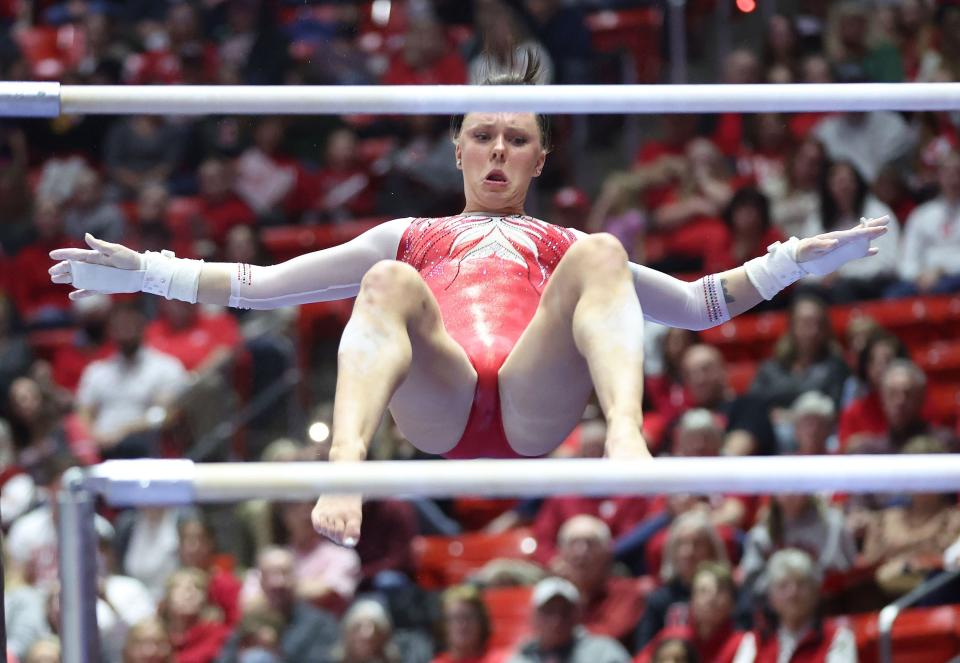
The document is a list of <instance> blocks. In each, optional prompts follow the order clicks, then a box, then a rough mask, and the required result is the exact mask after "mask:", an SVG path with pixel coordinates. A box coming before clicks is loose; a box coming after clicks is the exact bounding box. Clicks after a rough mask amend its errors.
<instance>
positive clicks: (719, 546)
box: [634, 509, 727, 650]
mask: <svg viewBox="0 0 960 663" xmlns="http://www.w3.org/2000/svg"><path fill="white" fill-rule="evenodd" d="M726 559H727V552H726V550H725V548H724V545H723V542H722V541H721V540H720V536H719V535H718V534H717V531H716V529H715V528H714V526H713V524H712V523H711V522H710V516H709V515H708V514H707V513H705V512H704V511H703V510H701V509H694V510H692V511H688V512H686V513H684V514H682V515H680V516H678V517H677V518H676V519H674V521H673V524H672V525H670V531H669V533H668V535H667V542H666V545H665V546H664V550H663V561H662V563H661V567H660V574H659V575H660V580H661V581H662V582H663V585H661V586H660V587H658V588H657V589H656V590H654V592H653V593H652V594H650V595H649V596H648V597H647V607H646V609H645V610H644V613H643V617H642V618H641V620H640V624H639V626H638V627H637V632H636V638H635V643H634V649H636V650H639V649H642V648H643V647H645V646H646V645H647V643H648V642H650V641H651V640H652V639H653V637H654V636H655V635H656V634H657V633H658V632H659V631H660V630H661V629H663V628H664V627H666V626H680V625H683V624H687V623H688V622H689V619H688V606H687V603H688V602H689V600H690V588H691V585H692V583H693V576H694V574H696V571H697V568H698V567H699V566H700V564H701V563H703V562H707V561H715V562H722V561H726Z"/></svg>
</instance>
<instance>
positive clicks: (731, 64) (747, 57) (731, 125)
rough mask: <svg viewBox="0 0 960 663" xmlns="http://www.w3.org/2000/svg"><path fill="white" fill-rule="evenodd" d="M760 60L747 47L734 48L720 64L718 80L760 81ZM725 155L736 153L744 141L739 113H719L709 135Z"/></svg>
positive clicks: (736, 81)
mask: <svg viewBox="0 0 960 663" xmlns="http://www.w3.org/2000/svg"><path fill="white" fill-rule="evenodd" d="M760 73H761V68H760V62H759V61H758V60H757V56H756V55H755V54H754V53H753V51H752V50H750V49H749V48H735V49H734V50H732V51H730V53H728V54H727V56H726V58H724V60H723V63H722V65H721V71H720V81H719V82H721V83H727V84H730V85H745V84H750V83H759V82H760V80H761V79H760ZM711 138H712V140H713V143H714V144H715V145H716V146H717V148H719V150H720V152H722V153H723V154H724V155H725V156H728V157H732V156H734V155H736V154H737V153H738V152H739V151H740V149H741V146H742V145H743V143H744V117H743V114H741V113H721V114H720V115H718V116H717V123H716V126H715V127H714V130H713V136H712V137H711Z"/></svg>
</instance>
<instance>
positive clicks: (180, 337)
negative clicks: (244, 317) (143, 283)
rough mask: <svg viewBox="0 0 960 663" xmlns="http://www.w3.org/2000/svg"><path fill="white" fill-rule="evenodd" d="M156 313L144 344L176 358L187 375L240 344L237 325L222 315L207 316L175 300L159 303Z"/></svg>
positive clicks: (221, 356) (231, 318) (201, 370)
mask: <svg viewBox="0 0 960 663" xmlns="http://www.w3.org/2000/svg"><path fill="white" fill-rule="evenodd" d="M159 313H160V314H159V316H158V317H157V318H156V319H155V320H152V321H151V322H150V323H149V324H148V325H147V329H146V331H145V333H144V342H145V344H146V345H147V346H149V347H151V348H154V349H155V350H159V351H160V352H163V353H165V354H168V355H172V356H174V357H176V358H177V359H179V360H180V363H182V364H183V367H184V368H186V369H187V370H188V371H196V372H200V373H202V372H204V370H205V369H206V368H207V367H209V366H213V365H215V364H218V363H219V362H220V361H221V360H223V359H225V358H226V357H227V356H228V355H229V354H230V351H232V350H233V349H234V348H236V347H237V346H239V345H240V343H241V341H242V339H241V336H240V328H239V326H238V325H237V321H236V320H235V319H234V318H233V317H231V316H229V315H226V314H224V313H213V314H211V313H206V312H204V311H202V310H201V309H199V308H197V307H195V306H191V305H189V304H187V303H185V302H180V301H177V300H175V299H164V300H161V301H160V306H159Z"/></svg>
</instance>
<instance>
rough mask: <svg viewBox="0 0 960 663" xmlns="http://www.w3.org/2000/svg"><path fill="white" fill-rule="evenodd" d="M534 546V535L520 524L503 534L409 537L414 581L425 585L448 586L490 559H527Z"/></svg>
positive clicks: (531, 554) (435, 587)
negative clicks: (414, 574) (411, 548)
mask: <svg viewBox="0 0 960 663" xmlns="http://www.w3.org/2000/svg"><path fill="white" fill-rule="evenodd" d="M536 549H537V542H536V539H534V538H533V536H531V534H530V531H529V530H527V529H522V528H521V529H514V530H509V531H507V532H504V533H503V534H483V533H479V532H477V533H472V534H462V535H460V536H418V537H416V538H415V539H414V540H413V557H414V567H415V568H416V576H417V584H419V585H421V586H422V587H425V588H427V589H439V588H442V587H449V586H450V585H455V584H457V583H459V582H463V580H464V579H466V577H467V576H469V575H470V574H471V573H473V572H474V571H476V570H478V569H480V568H481V567H482V566H483V565H484V564H486V563H487V562H489V561H491V560H494V559H500V558H507V559H530V558H531V557H532V556H533V553H534V551H535V550H536Z"/></svg>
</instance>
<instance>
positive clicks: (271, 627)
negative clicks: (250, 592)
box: [237, 608, 284, 663]
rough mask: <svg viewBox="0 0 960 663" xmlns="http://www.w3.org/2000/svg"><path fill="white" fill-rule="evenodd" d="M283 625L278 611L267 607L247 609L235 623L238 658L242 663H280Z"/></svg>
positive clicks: (281, 659) (281, 658)
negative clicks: (237, 622) (238, 643)
mask: <svg viewBox="0 0 960 663" xmlns="http://www.w3.org/2000/svg"><path fill="white" fill-rule="evenodd" d="M283 627H284V622H283V616H282V615H280V613H278V612H275V611H273V610H270V609H269V608H252V609H249V610H247V611H246V613H244V615H243V619H242V620H241V621H240V623H239V624H238V625H237V632H238V634H239V640H240V646H239V648H238V655H239V658H240V660H241V661H243V663H251V662H252V663H282V661H283V660H284V659H283V651H282V650H281V648H280V634H281V633H283Z"/></svg>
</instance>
